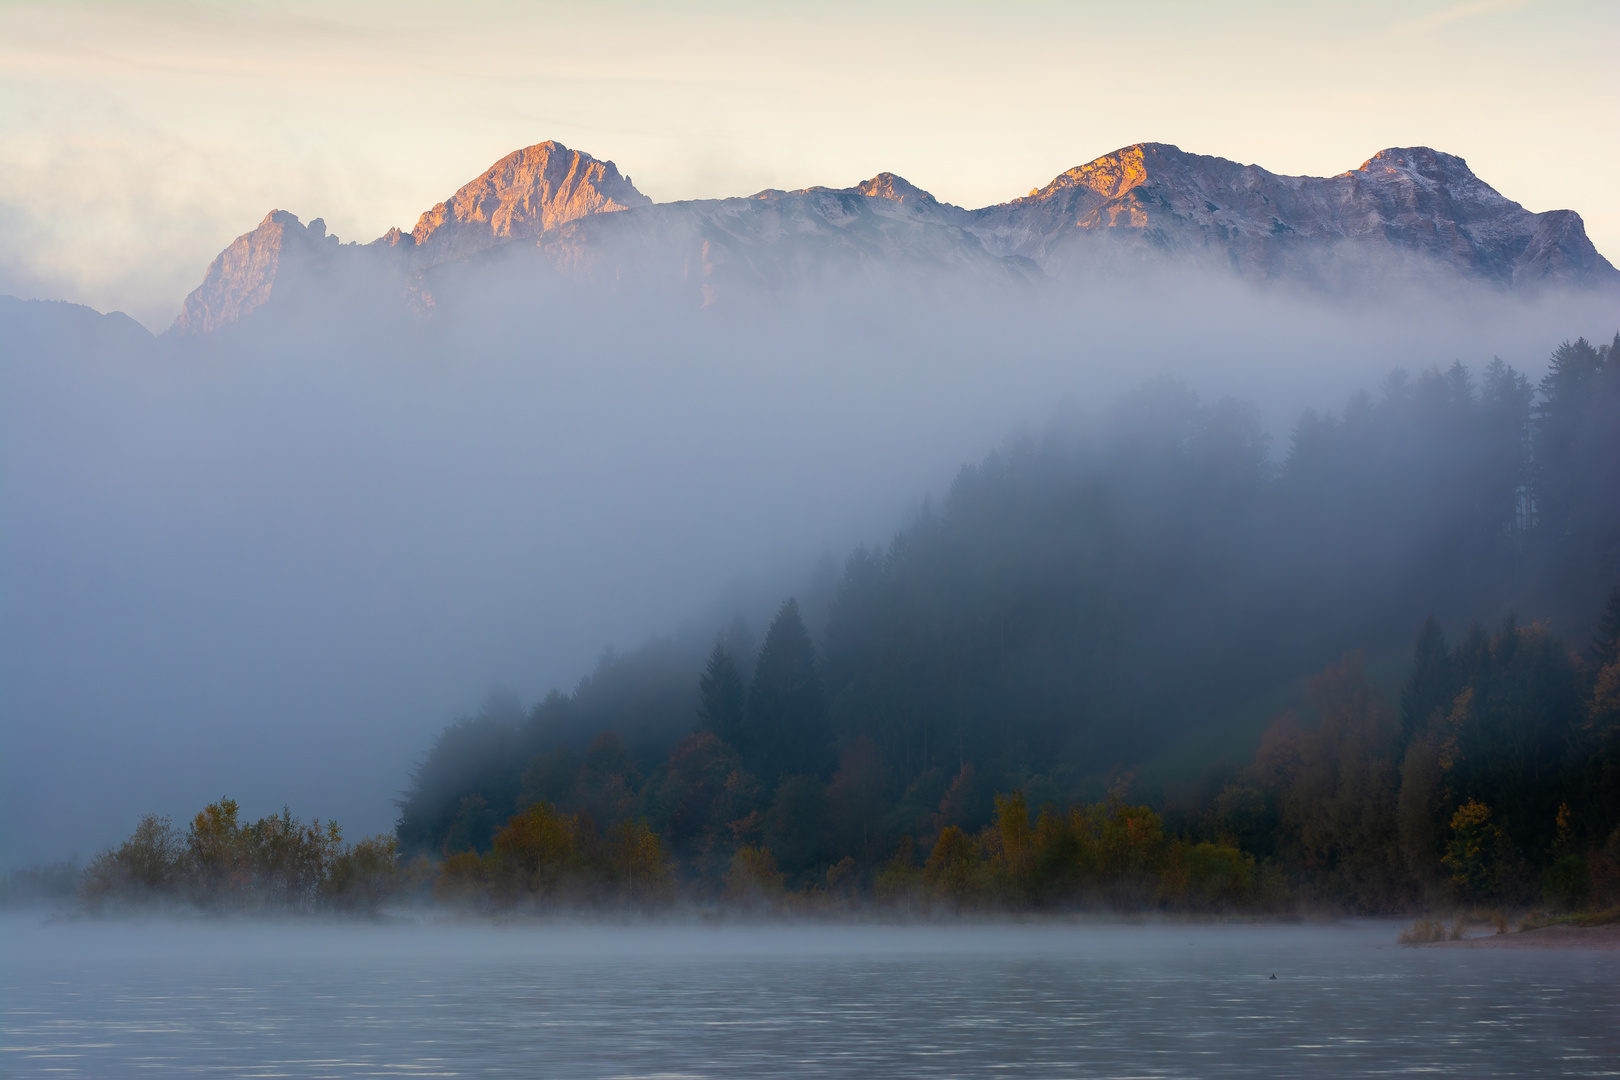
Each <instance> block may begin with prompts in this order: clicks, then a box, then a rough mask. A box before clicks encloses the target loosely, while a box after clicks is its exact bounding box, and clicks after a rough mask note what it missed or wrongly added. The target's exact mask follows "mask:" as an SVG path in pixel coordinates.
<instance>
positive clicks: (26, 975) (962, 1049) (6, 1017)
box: [0, 919, 1620, 1080]
mask: <svg viewBox="0 0 1620 1080" xmlns="http://www.w3.org/2000/svg"><path fill="white" fill-rule="evenodd" d="M1395 933H1396V928H1395V927H1393V926H1391V925H1389V924H1364V925H1358V926H1351V927H1343V926H1341V927H1329V928H1320V927H1319V928H1309V927H1268V928H1245V927H1180V926H1173V925H1172V926H1103V925H1083V926H1059V925H1051V924H1045V925H1020V926H996V927H945V928H940V927H930V928H919V927H876V926H870V927H868V926H863V927H854V928H849V927H842V928H833V927H796V928H791V929H783V928H763V927H733V928H698V927H692V928H670V927H662V928H651V927H633V928H617V929H615V928H603V927H600V926H593V927H570V926H543V927H535V926H528V927H490V926H461V927H447V928H446V927H425V926H393V927H377V926H361V927H343V926H313V927H311V926H263V925H242V924H228V925H173V924H133V925H131V924H124V925H112V924H86V923H72V924H58V925H50V926H46V925H42V924H40V922H39V921H38V920H33V921H26V920H17V919H12V920H7V921H6V922H4V923H0V958H3V959H0V962H3V967H0V995H3V997H0V1010H3V1014H0V1073H3V1074H4V1075H6V1076H13V1077H36V1076H41V1077H42V1076H53V1077H54V1076H68V1077H73V1076H82V1077H98V1078H99V1077H118V1076H134V1075H151V1076H186V1075H193V1074H202V1075H227V1076H238V1077H271V1076H275V1077H321V1076H412V1077H432V1076H524V1077H708V1076H715V1077H769V1078H773V1080H774V1078H780V1077H790V1076H818V1077H819V1076H851V1077H863V1078H867V1077H901V1076H904V1077H935V1076H938V1077H949V1076H973V1077H978V1076H996V1077H1001V1076H1011V1077H1025V1076H1027V1077H1042V1078H1046V1077H1065V1076H1077V1077H1078V1076H1083V1077H1113V1076H1118V1077H1181V1076H1186V1077H1211V1076H1245V1077H1253V1076H1327V1077H1352V1076H1386V1075H1394V1074H1410V1073H1431V1074H1439V1075H1452V1076H1467V1077H1495V1076H1536V1077H1557V1076H1595V1075H1620V956H1617V955H1616V954H1613V953H1609V954H1589V953H1573V952H1562V953H1552V952H1536V951H1528V950H1526V951H1508V950H1502V951H1481V950H1466V951H1457V950H1450V951H1447V950H1432V949H1424V950H1417V949H1400V948H1397V947H1395V946H1394V944H1393V941H1394V937H1395ZM1272 974H1275V975H1276V976H1277V978H1276V979H1275V980H1272V979H1271V978H1269V976H1270V975H1272Z"/></svg>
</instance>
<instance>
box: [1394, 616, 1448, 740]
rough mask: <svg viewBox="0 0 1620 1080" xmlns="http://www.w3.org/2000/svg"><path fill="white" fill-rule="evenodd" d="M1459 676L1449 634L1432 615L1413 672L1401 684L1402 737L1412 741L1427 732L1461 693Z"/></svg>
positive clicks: (1421, 636)
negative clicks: (1458, 686)
mask: <svg viewBox="0 0 1620 1080" xmlns="http://www.w3.org/2000/svg"><path fill="white" fill-rule="evenodd" d="M1456 683H1457V677H1456V674H1455V672H1454V670H1453V664H1452V662H1451V651H1450V650H1449V649H1448V648H1447V647H1446V635H1445V634H1444V633H1443V632H1442V631H1441V629H1440V624H1439V622H1437V621H1436V620H1435V617H1434V616H1433V615H1430V616H1429V617H1428V618H1427V619H1425V620H1424V621H1423V629H1422V630H1419V631H1418V637H1417V644H1416V645H1415V646H1413V648H1412V674H1411V676H1409V677H1408V678H1407V680H1406V685H1404V686H1402V687H1401V737H1402V739H1403V740H1404V741H1406V742H1411V741H1412V740H1413V739H1415V738H1416V737H1417V736H1419V735H1421V734H1422V733H1423V729H1424V728H1426V727H1427V726H1428V725H1429V721H1430V720H1431V719H1432V718H1433V717H1434V714H1435V713H1436V712H1439V711H1442V710H1444V709H1446V708H1447V707H1449V706H1450V704H1451V699H1452V698H1453V697H1455V696H1456V695H1457V686H1456Z"/></svg>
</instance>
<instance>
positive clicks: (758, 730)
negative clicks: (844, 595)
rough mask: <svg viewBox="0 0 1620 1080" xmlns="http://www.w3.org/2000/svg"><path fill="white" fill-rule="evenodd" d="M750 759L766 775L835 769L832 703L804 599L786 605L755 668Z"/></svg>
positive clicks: (748, 726)
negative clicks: (803, 609) (829, 719)
mask: <svg viewBox="0 0 1620 1080" xmlns="http://www.w3.org/2000/svg"><path fill="white" fill-rule="evenodd" d="M743 742H744V743H745V744H746V748H745V749H744V750H743V754H744V760H745V761H747V762H749V764H750V767H751V768H752V769H753V770H754V771H755V772H757V773H758V774H759V775H760V776H762V777H764V778H766V779H767V780H775V779H776V778H778V777H780V776H784V775H787V774H789V773H804V774H809V775H823V774H826V773H827V772H829V771H830V770H831V769H832V765H833V748H832V731H831V729H830V728H829V727H828V724H827V703H826V698H825V696H824V695H823V693H822V689H821V673H820V671H819V670H818V668H817V665H816V647H815V645H814V644H812V643H811V641H810V632H809V631H808V630H806V629H805V626H804V619H803V618H802V617H801V616H800V615H799V604H798V601H796V600H793V599H791V598H789V599H788V600H787V601H786V602H785V603H783V604H782V607H781V610H779V611H778V612H777V613H776V618H775V619H773V620H772V621H771V628H770V630H769V631H767V632H766V634H765V644H764V645H762V646H761V647H760V650H759V662H758V664H757V665H755V668H754V684H753V686H752V687H750V688H749V691H748V709H747V714H746V724H745V735H744V738H743Z"/></svg>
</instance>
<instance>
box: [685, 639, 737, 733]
mask: <svg viewBox="0 0 1620 1080" xmlns="http://www.w3.org/2000/svg"><path fill="white" fill-rule="evenodd" d="M747 702H748V690H747V688H746V687H744V686H743V681H742V675H741V674H739V673H738V671H737V663H736V661H734V660H732V658H731V654H730V653H729V652H727V651H726V647H725V646H724V645H722V644H720V643H719V642H716V643H715V646H714V651H713V652H711V653H709V663H708V665H707V666H706V667H705V668H704V669H703V675H702V677H701V678H699V679H698V706H697V720H698V727H699V728H700V729H702V730H703V731H707V732H709V733H711V734H713V735H714V736H716V737H717V738H719V739H720V740H721V741H722V742H726V743H730V744H731V746H732V748H733V749H736V750H742V749H744V747H743V742H744V729H743V723H744V711H745V709H746V707H747Z"/></svg>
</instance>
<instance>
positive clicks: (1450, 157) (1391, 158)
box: [1342, 146, 1518, 207]
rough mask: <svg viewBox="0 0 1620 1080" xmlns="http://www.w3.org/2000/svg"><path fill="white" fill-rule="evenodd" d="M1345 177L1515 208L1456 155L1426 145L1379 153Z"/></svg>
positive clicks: (1378, 184) (1512, 203)
mask: <svg viewBox="0 0 1620 1080" xmlns="http://www.w3.org/2000/svg"><path fill="white" fill-rule="evenodd" d="M1342 175H1343V176H1344V177H1347V178H1350V179H1353V180H1358V181H1361V182H1363V183H1369V184H1373V185H1376V186H1382V187H1417V188H1421V189H1423V190H1424V191H1426V192H1431V193H1440V192H1444V193H1445V194H1446V195H1447V196H1448V197H1449V198H1451V199H1454V200H1464V201H1467V202H1471V203H1477V204H1480V205H1482V206H1490V207H1517V206H1518V204H1517V203H1515V202H1513V201H1512V200H1510V199H1507V198H1504V197H1503V196H1502V195H1501V194H1499V193H1498V192H1497V191H1496V189H1495V188H1493V187H1491V186H1490V185H1489V184H1487V183H1485V181H1483V180H1481V179H1480V178H1479V177H1477V176H1475V175H1474V171H1473V170H1472V169H1470V168H1469V167H1468V162H1466V161H1464V160H1463V159H1462V158H1460V157H1457V156H1456V155H1455V154H1447V153H1444V152H1442V151H1440V150H1432V149H1430V148H1429V147H1427V146H1402V147H1391V148H1390V149H1388V150H1380V151H1379V152H1378V153H1376V154H1374V155H1373V156H1372V157H1370V158H1368V159H1367V160H1366V161H1364V162H1362V163H1361V167H1360V168H1357V169H1352V170H1351V171H1349V172H1347V173H1344V174H1342Z"/></svg>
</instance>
